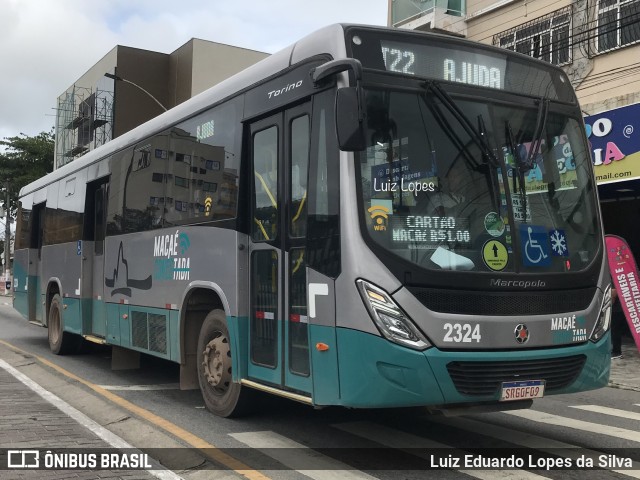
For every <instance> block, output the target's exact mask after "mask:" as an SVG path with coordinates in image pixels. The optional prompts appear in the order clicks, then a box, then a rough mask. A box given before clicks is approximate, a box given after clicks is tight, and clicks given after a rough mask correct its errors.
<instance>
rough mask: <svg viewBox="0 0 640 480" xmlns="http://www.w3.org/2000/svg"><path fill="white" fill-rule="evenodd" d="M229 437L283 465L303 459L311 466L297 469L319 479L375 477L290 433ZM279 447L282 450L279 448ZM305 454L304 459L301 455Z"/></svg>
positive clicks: (265, 433)
mask: <svg viewBox="0 0 640 480" xmlns="http://www.w3.org/2000/svg"><path fill="white" fill-rule="evenodd" d="M229 436H230V437H233V438H235V439H236V440H238V441H239V442H241V443H244V444H245V445H247V446H248V447H250V448H254V449H256V450H260V451H261V452H262V453H264V454H266V455H267V456H269V457H271V458H273V459H274V460H277V461H278V462H280V463H281V464H283V465H286V466H287V467H289V468H291V469H294V470H295V468H294V467H295V466H298V465H300V464H301V463H304V465H305V466H306V465H308V466H309V468H305V469H304V470H295V471H296V472H298V473H301V474H302V475H306V476H307V477H310V478H314V479H316V480H333V479H335V480H342V479H345V480H365V479H366V480H370V479H375V477H372V476H371V475H368V474H366V473H364V472H361V471H360V470H354V469H353V468H351V467H350V466H349V465H347V464H345V463H342V462H340V461H339V460H334V459H333V458H331V457H328V456H326V455H323V454H322V453H320V452H317V451H316V450H313V449H311V448H309V447H307V446H305V445H302V444H301V443H297V442H295V441H293V440H291V439H289V438H287V437H283V436H282V435H280V434H277V433H275V432H271V431H265V432H243V433H230V434H229ZM292 448H295V449H296V459H295V461H292V460H291V452H290V451H289V449H292ZM279 449H285V450H282V452H281V453H280V452H278V450H279ZM301 458H302V459H301Z"/></svg>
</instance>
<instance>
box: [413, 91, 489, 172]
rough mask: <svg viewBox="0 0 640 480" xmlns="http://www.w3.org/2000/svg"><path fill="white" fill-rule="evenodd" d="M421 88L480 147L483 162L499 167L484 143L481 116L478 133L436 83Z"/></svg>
mask: <svg viewBox="0 0 640 480" xmlns="http://www.w3.org/2000/svg"><path fill="white" fill-rule="evenodd" d="M423 86H424V88H425V89H426V90H431V91H432V92H433V93H434V94H435V95H436V97H438V100H440V102H442V104H443V105H444V106H445V107H446V108H447V110H449V111H450V112H451V113H452V114H453V116H454V117H455V118H456V120H458V122H459V123H460V125H462V128H463V129H464V131H465V132H467V134H468V135H469V137H471V140H473V142H474V143H475V144H476V145H478V147H480V150H481V152H482V156H483V157H484V159H485V161H488V162H489V163H491V164H492V165H493V166H494V167H499V166H500V161H499V160H498V158H497V157H496V155H495V153H493V151H492V150H491V148H490V147H489V145H488V143H487V141H486V130H485V127H484V120H483V119H482V115H480V116H479V117H478V126H479V127H480V131H478V130H476V128H475V127H474V126H473V124H472V123H471V121H470V120H469V119H468V118H467V116H466V115H465V114H464V112H463V111H462V110H461V109H460V107H458V105H457V104H456V102H454V101H453V99H452V98H451V95H449V94H448V93H447V92H445V91H444V90H443V89H442V87H441V86H440V85H439V84H438V83H437V82H434V81H433V80H430V81H427V82H425V83H424V84H423Z"/></svg>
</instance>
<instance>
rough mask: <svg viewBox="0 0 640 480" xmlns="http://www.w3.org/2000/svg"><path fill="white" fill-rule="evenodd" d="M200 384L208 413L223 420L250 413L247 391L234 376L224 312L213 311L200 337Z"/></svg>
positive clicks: (206, 320) (206, 319)
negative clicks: (234, 379) (232, 374)
mask: <svg viewBox="0 0 640 480" xmlns="http://www.w3.org/2000/svg"><path fill="white" fill-rule="evenodd" d="M197 362H198V382H199V384H200V391H201V392H202V398H203V399H204V404H205V406H206V407H207V409H208V410H209V411H210V412H212V413H214V414H216V415H219V416H221V417H237V416H240V415H243V414H245V413H247V412H248V407H249V402H250V400H249V394H250V392H249V391H247V390H248V389H247V388H243V387H242V386H241V385H240V384H239V383H234V382H233V381H232V376H231V345H230V340H229V330H228V329H227V321H226V317H225V314H224V312H223V311H222V310H212V311H211V312H209V314H208V315H207V316H206V318H205V319H204V322H203V323H202V327H201V328H200V336H199V337H198V357H197Z"/></svg>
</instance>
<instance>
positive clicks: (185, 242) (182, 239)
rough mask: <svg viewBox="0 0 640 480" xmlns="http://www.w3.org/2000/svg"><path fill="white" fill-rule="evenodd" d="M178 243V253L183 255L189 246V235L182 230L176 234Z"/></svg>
mask: <svg viewBox="0 0 640 480" xmlns="http://www.w3.org/2000/svg"><path fill="white" fill-rule="evenodd" d="M178 245H179V246H180V255H184V253H185V252H186V251H187V250H189V247H190V246H191V241H190V240H189V235H187V234H186V233H184V232H182V233H180V235H178Z"/></svg>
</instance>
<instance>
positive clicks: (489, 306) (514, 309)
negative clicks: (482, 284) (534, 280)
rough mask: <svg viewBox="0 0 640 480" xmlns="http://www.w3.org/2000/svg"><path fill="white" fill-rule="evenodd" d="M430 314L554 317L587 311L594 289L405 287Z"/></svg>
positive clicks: (594, 292)
mask: <svg viewBox="0 0 640 480" xmlns="http://www.w3.org/2000/svg"><path fill="white" fill-rule="evenodd" d="M407 290H409V292H411V293H412V294H413V295H414V296H415V297H416V298H417V299H418V300H419V301H420V303H422V304H423V305H424V306H425V307H427V308H428V309H429V310H431V311H433V312H440V313H458V314H462V315H505V316H506V315H556V314H559V313H563V312H575V311H578V310H586V309H587V308H588V307H589V305H590V304H591V300H593V297H594V295H595V294H596V289H595V288H583V289H577V290H555V291H550V292H483V291H472V290H444V289H435V288H420V287H407Z"/></svg>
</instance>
